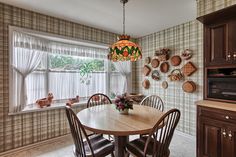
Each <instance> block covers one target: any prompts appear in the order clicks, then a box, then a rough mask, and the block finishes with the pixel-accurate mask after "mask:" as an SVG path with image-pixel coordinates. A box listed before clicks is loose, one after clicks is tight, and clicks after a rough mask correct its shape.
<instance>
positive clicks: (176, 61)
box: [170, 55, 182, 66]
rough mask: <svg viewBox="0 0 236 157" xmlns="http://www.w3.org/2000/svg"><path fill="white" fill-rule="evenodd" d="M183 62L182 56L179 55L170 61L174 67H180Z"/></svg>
mask: <svg viewBox="0 0 236 157" xmlns="http://www.w3.org/2000/svg"><path fill="white" fill-rule="evenodd" d="M181 61H182V60H181V58H180V56H178V55H176V56H172V57H171V59H170V62H171V65H173V66H178V65H180V63H181Z"/></svg>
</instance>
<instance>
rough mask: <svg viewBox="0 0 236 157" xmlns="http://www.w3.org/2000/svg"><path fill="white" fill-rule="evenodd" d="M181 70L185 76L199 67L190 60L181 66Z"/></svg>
mask: <svg viewBox="0 0 236 157" xmlns="http://www.w3.org/2000/svg"><path fill="white" fill-rule="evenodd" d="M181 71H182V73H183V74H184V75H185V76H191V75H192V74H193V73H194V72H195V71H197V68H196V67H195V65H194V64H193V63H192V62H188V63H186V64H185V65H184V66H183V67H182V68H181Z"/></svg>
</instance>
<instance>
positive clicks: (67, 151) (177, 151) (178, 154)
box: [4, 132, 196, 157]
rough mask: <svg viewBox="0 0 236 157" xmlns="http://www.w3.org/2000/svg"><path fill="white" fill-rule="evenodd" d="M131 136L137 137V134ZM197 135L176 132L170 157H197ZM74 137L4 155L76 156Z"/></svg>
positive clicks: (17, 156)
mask: <svg viewBox="0 0 236 157" xmlns="http://www.w3.org/2000/svg"><path fill="white" fill-rule="evenodd" d="M131 138H136V137H135V136H133V137H131ZM195 143H196V141H195V137H192V136H189V135H184V134H182V133H180V132H176V133H175V135H174V137H173V139H172V142H171V146H170V150H171V151H170V152H171V154H170V157H195V156H196V151H195V150H196V146H195V145H196V144H195ZM72 146H73V145H72V139H67V140H63V141H62V140H59V141H57V142H55V143H51V144H47V145H43V146H41V147H37V148H33V149H30V150H24V151H20V152H17V153H14V154H11V155H6V156H4V157H74V156H73V153H72Z"/></svg>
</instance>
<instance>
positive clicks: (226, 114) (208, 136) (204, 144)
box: [197, 106, 236, 157]
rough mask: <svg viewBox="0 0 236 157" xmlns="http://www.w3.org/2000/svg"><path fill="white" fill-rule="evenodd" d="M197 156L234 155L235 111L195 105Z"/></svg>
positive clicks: (228, 156) (221, 156) (235, 142)
mask: <svg viewBox="0 0 236 157" xmlns="http://www.w3.org/2000/svg"><path fill="white" fill-rule="evenodd" d="M197 156H198V157H236V113H235V112H230V111H226V110H220V109H214V108H208V107H202V106H198V107H197Z"/></svg>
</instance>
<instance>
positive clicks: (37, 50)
mask: <svg viewBox="0 0 236 157" xmlns="http://www.w3.org/2000/svg"><path fill="white" fill-rule="evenodd" d="M11 37H12V39H11V42H12V44H11V45H12V46H11V54H10V65H11V66H10V112H20V111H22V110H24V109H25V108H26V107H27V106H29V105H36V104H35V102H36V100H37V99H40V98H44V97H46V96H47V94H48V93H49V92H50V93H53V96H54V100H56V101H58V102H59V101H63V102H65V101H66V100H68V99H69V98H75V97H76V96H79V97H80V98H81V99H84V100H86V98H88V97H89V96H91V95H92V94H94V93H98V92H99V93H104V94H107V95H109V96H110V97H111V98H114V96H115V95H117V94H122V93H123V92H124V91H125V90H126V89H125V88H127V86H126V85H127V80H129V79H130V77H129V75H130V73H131V71H130V70H131V69H130V70H128V71H127V70H125V71H124V69H127V65H123V66H124V67H125V68H124V69H123V70H122V68H121V69H120V67H122V65H121V63H115V64H114V63H111V62H110V61H109V60H107V48H106V47H104V48H101V47H96V46H87V45H86V44H85V45H79V44H78V45H77V44H70V43H67V42H59V41H56V40H52V39H50V38H46V37H45V38H44V37H43V36H37V35H35V34H30V33H27V32H21V31H15V30H13V31H12V33H11ZM117 64H119V65H117ZM128 64H129V66H130V63H128ZM128 77H129V78H128ZM128 82H129V81H128ZM125 86H126V87H125ZM55 105H56V104H55Z"/></svg>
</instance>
